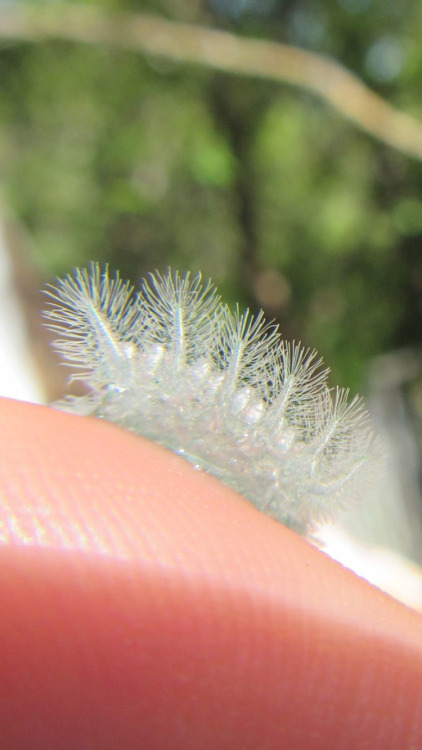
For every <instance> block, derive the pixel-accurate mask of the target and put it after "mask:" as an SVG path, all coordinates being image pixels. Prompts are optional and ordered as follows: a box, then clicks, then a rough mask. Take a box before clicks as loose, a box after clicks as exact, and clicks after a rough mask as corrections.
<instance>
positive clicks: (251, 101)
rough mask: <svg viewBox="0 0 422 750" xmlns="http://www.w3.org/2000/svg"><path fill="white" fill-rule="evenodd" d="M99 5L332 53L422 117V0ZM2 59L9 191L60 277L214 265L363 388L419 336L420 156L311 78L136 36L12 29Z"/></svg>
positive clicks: (239, 294)
mask: <svg viewBox="0 0 422 750" xmlns="http://www.w3.org/2000/svg"><path fill="white" fill-rule="evenodd" d="M96 4H97V5H100V6H103V7H104V8H105V9H107V8H117V9H120V10H132V11H148V12H155V13H157V14H161V15H163V16H165V17H167V18H170V19H174V20H183V21H194V22H199V23H205V24H208V25H213V26H216V27H219V28H225V29H228V30H230V31H232V32H235V33H238V34H247V35H251V36H258V37H261V38H268V39H276V40H280V41H283V42H288V43H291V44H295V45H299V46H301V47H304V48H308V49H312V50H314V51H317V52H321V53H324V54H328V55H332V56H334V57H335V58H336V59H337V60H338V61H340V62H342V63H343V64H344V65H346V66H347V67H349V68H350V69H351V70H353V71H354V72H355V73H357V74H358V75H359V76H360V77H361V78H362V80H364V81H365V82H367V83H368V84H369V85H370V86H371V87H372V88H373V89H375V90H376V91H378V92H379V93H380V94H381V95H382V96H384V97H385V98H386V99H387V100H388V101H390V102H391V103H394V104H395V105H396V106H398V107H401V108H403V109H406V110H407V111H408V112H409V113H412V114H413V115H414V116H416V117H418V116H419V117H421V118H422V104H421V101H420V80H421V76H422V46H421V45H420V44H419V39H420V34H421V32H422V6H421V5H420V3H418V1H417V0H405V2H404V3H401V4H398V3H395V2H393V1H392V0H328V1H327V2H324V3H322V2H312V3H310V2H309V1H308V0H303V1H301V0H295V1H294V2H293V1H292V0H208V1H206V0H203V1H202V2H201V0H196V2H192V3H187V4H186V3H182V2H181V0H149V2H142V1H141V0H138V2H136V1H135V0H133V1H132V2H130V0H127V1H126V2H124V0H121V1H119V0H114V2H108V3H106V2H97V3H96ZM0 71H1V79H0V81H1V83H0V166H1V173H2V182H3V187H4V189H5V191H6V194H7V195H8V198H9V200H10V202H11V203H12V205H13V206H14V207H15V208H16V210H17V212H18V214H19V216H20V217H21V219H22V221H23V222H24V223H25V225H26V226H27V227H28V228H29V230H30V232H31V233H32V236H33V238H34V246H35V248H36V260H37V262H38V264H39V266H40V268H41V269H42V273H43V274H44V275H45V276H46V278H47V277H49V276H51V275H54V274H62V273H64V272H66V271H68V270H70V269H71V268H72V267H73V266H74V265H81V264H82V265H84V264H86V263H87V262H88V261H89V260H91V259H95V260H104V261H107V262H109V263H110V264H111V266H113V267H116V268H120V270H121V272H122V274H123V275H124V276H129V277H130V278H132V279H133V281H135V282H136V281H137V279H138V277H139V276H140V275H143V274H144V273H145V272H147V271H148V270H152V269H155V268H158V269H161V270H162V269H164V268H165V267H166V266H167V265H169V264H170V265H173V266H175V267H179V268H180V269H187V268H191V269H192V270H197V269H201V270H202V271H203V273H204V275H205V276H208V275H211V276H212V277H213V279H214V280H215V281H216V283H217V284H218V286H219V288H220V290H221V291H222V292H223V293H224V294H225V295H226V296H228V298H229V299H232V300H235V299H238V298H239V299H240V300H241V301H242V302H244V303H247V304H250V305H253V306H258V305H261V304H264V306H265V307H267V310H268V312H269V314H270V315H272V314H276V315H277V317H278V318H279V320H280V322H281V326H282V330H283V332H284V333H285V334H286V335H287V336H289V337H296V338H300V339H302V341H304V342H305V343H306V344H307V345H309V346H312V347H316V348H317V349H318V350H319V351H320V353H321V354H323V355H324V358H325V360H326V362H327V363H328V364H330V366H331V368H332V370H333V376H334V378H335V381H336V382H339V383H340V384H342V385H346V386H351V387H353V388H358V389H359V388H362V386H363V378H364V375H365V369H366V365H367V362H368V360H369V359H370V358H371V357H373V356H374V355H376V354H377V353H379V352H381V351H385V350H387V349H390V348H394V347H397V346H402V345H406V344H419V343H420V340H421V330H422V328H421V323H422V259H421V238H422V194H421V187H422V163H419V162H417V161H415V160H411V159H410V158H408V157H406V156H404V155H402V154H400V153H398V152H395V151H394V150H393V149H391V148H389V147H388V146H386V145H383V144H381V143H378V142H376V141H375V140H373V139H372V138H370V137H369V136H368V135H366V134H364V133H363V132H361V131H359V130H358V129H357V128H356V127H355V126H354V125H352V124H351V123H349V122H347V121H344V120H343V119H342V118H341V117H340V116H339V115H338V114H336V113H335V112H333V111H331V110H330V109H328V108H327V107H326V106H325V105H324V104H322V103H321V102H319V101H317V100H316V99H315V98H314V97H312V96H311V95H309V94H307V93H304V92H302V91H298V90H295V89H292V88H290V87H287V86H283V85H280V84H276V83H271V82H266V81H263V80H257V79H253V78H249V77H240V76H239V77H237V76H235V75H224V74H222V73H216V72H215V71H209V70H206V69H203V68H201V69H200V68H197V67H195V66H191V67H190V66H187V65H186V66H185V65H181V64H178V63H171V62H168V61H162V60H158V59H156V58H153V57H151V56H144V55H142V54H138V53H135V52H129V51H125V50H122V49H117V48H109V47H101V46H96V45H92V46H89V45H83V44H77V43H71V42H59V41H52V40H45V41H42V42H33V43H28V42H22V43H10V42H8V43H4V44H3V46H2V47H0ZM246 267H248V268H249V269H253V273H252V274H251V273H249V274H248V273H246V272H245V268H246Z"/></svg>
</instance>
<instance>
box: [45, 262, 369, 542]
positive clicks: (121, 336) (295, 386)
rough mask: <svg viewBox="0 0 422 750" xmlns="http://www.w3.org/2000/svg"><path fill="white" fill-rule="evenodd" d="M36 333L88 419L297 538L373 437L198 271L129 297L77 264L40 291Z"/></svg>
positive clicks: (342, 496) (362, 419)
mask: <svg viewBox="0 0 422 750" xmlns="http://www.w3.org/2000/svg"><path fill="white" fill-rule="evenodd" d="M48 295H49V297H50V304H49V309H48V311H47V312H46V317H47V320H48V325H49V327H50V328H51V329H52V330H53V331H54V333H55V334H57V336H58V339H57V341H56V343H55V346H56V348H57V349H58V351H59V352H60V353H61V355H62V356H63V357H64V359H65V360H66V361H67V363H68V364H69V365H71V366H72V367H74V368H76V369H77V372H76V374H75V375H74V376H73V377H76V378H81V379H83V380H85V381H86V383H87V385H88V386H89V390H90V393H89V395H88V396H85V397H74V398H68V399H65V400H63V401H62V402H60V404H59V407H60V408H63V409H66V410H68V411H72V412H77V413H81V414H86V415H91V414H92V415H96V416H99V417H102V418H104V419H108V420H110V421H112V422H115V423H117V424H119V425H122V426H124V427H126V428H128V429H130V430H133V431H134V432H137V433H139V434H141V435H144V436H145V437H147V438H150V439H152V440H155V441H156V442H158V443H160V444H162V445H164V446H166V447H167V448H169V449H171V450H173V451H175V452H176V453H178V454H180V455H182V456H184V457H185V458H187V459H188V460H189V461H190V462H191V463H193V464H194V465H195V466H196V467H199V468H202V469H205V470H206V471H208V472H210V473H211V474H214V475H215V476H217V477H219V478H220V479H222V480H223V481H224V482H225V483H226V484H228V485H230V486H231V487H234V488H235V489H236V490H238V491H239V492H240V493H242V494H243V495H244V496H245V497H246V498H248V499H249V500H250V501H251V502H253V503H254V504H255V505H256V506H257V507H258V508H259V509H261V510H263V511H264V512H266V513H268V514H269V515H271V516H272V517H274V518H277V519H278V520H280V521H281V522H283V523H284V524H286V525H287V526H289V527H291V528H293V529H295V530H296V531H298V532H300V533H308V532H309V531H311V530H312V529H313V528H314V527H315V525H316V524H318V523H320V522H323V521H325V520H328V519H331V518H332V517H333V516H334V515H335V512H336V511H337V510H338V509H339V508H341V507H342V506H345V505H348V504H349V503H350V501H351V500H352V499H353V498H354V497H355V496H356V495H357V494H359V492H360V490H361V488H362V484H364V483H365V481H366V479H367V477H368V473H369V471H370V468H371V463H372V460H373V459H372V457H373V453H374V446H375V444H376V440H375V439H374V435H373V432H372V429H371V427H370V425H369V420H368V415H367V412H366V411H365V409H364V406H363V404H362V401H361V399H360V398H359V397H355V398H354V399H352V400H351V401H350V400H349V394H348V391H347V390H344V389H341V388H337V389H330V388H329V387H328V385H327V374H328V371H327V370H323V369H322V362H321V360H320V359H318V357H317V354H316V352H315V351H312V350H306V349H304V348H302V347H301V346H300V345H299V344H296V343H292V344H289V343H286V342H284V341H283V340H282V339H281V336H280V333H279V331H278V328H277V326H275V325H274V324H271V323H270V324H268V323H266V322H265V320H264V317H263V313H262V312H261V313H259V314H258V315H257V316H255V317H254V316H252V315H251V314H250V313H249V312H248V311H247V312H245V313H241V312H240V311H239V310H238V309H237V310H236V311H235V312H234V313H232V312H231V311H230V310H229V308H228V307H227V306H226V305H225V304H223V303H222V302H221V299H220V297H219V295H218V294H217V291H216V289H215V287H214V286H213V285H212V284H211V283H210V282H208V283H206V284H205V285H203V284H202V281H201V276H200V274H198V275H196V276H194V277H192V276H191V275H190V274H189V273H187V274H185V275H184V276H181V275H180V274H179V273H178V272H177V271H172V270H169V271H168V273H167V274H165V275H160V274H159V273H152V274H150V276H149V280H144V281H143V282H142V285H141V289H140V291H139V293H138V294H137V295H136V296H134V295H133V289H132V287H131V286H130V285H129V283H128V282H124V281H122V280H121V279H120V277H119V275H118V274H117V273H116V274H114V275H110V273H109V270H108V267H107V266H105V267H103V268H102V267H101V266H99V265H98V264H91V266H90V268H89V269H83V270H80V269H76V271H75V272H74V273H73V275H70V274H69V275H68V276H66V277H65V278H64V279H62V280H59V281H58V283H57V284H56V285H55V286H53V287H50V288H49V291H48Z"/></svg>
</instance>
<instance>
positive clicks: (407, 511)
mask: <svg viewBox="0 0 422 750" xmlns="http://www.w3.org/2000/svg"><path fill="white" fill-rule="evenodd" d="M7 236H8V232H7V231H6V226H5V221H4V219H2V216H1V214H0V396H5V397H9V398H15V399H19V400H23V401H29V402H34V403H41V404H43V403H46V401H47V398H46V389H47V387H46V386H45V387H44V386H43V383H42V382H41V377H40V375H39V374H38V368H37V365H36V363H35V360H34V358H33V357H32V355H31V352H33V351H34V342H33V341H32V340H31V339H32V337H31V335H30V332H29V325H28V310H26V309H24V305H23V302H22V299H21V298H20V294H19V291H18V288H17V284H16V283H15V282H16V273H15V264H14V263H13V262H12V255H11V249H10V248H8V247H7ZM21 261H22V259H21ZM31 314H33V313H31ZM36 323H37V325H36V326H35V330H36V329H37V328H38V329H41V321H36ZM52 362H53V360H52ZM51 366H52V367H53V368H54V367H55V365H54V364H52V365H51ZM387 371H388V372H390V373H391V372H392V367H391V366H389V367H388V368H387ZM390 386H391V383H390V381H388V383H387V384H386V383H382V387H383V388H384V389H385V388H386V389H387V390H386V394H384V395H385V397H384V396H383V397H382V398H381V402H380V400H379V398H378V396H379V395H380V394H379V393H378V395H376V398H375V399H374V404H375V409H374V415H375V422H376V423H377V426H378V427H380V428H381V431H383V432H384V433H385V437H386V442H387V443H389V451H390V455H391V456H392V458H391V459H390V460H389V461H388V467H389V469H388V471H389V475H388V476H387V477H386V478H385V479H386V481H385V483H384V489H383V490H382V491H381V493H380V496H379V497H377V498H375V499H372V500H371V501H370V502H366V501H365V499H362V502H361V503H357V505H356V507H355V508H354V509H353V511H352V512H351V513H350V514H345V516H344V518H343V520H340V522H339V523H338V524H336V525H335V526H326V527H324V528H323V529H321V530H319V531H318V533H317V535H316V536H317V541H316V543H317V546H319V547H320V548H322V549H323V550H324V552H325V553H327V554H328V555H330V556H331V557H333V558H334V559H336V560H338V561H339V562H340V563H342V564H343V565H344V566H345V567H347V568H350V569H351V570H353V571H354V572H355V573H357V574H358V575H359V576H361V577H363V578H365V579H366V580H368V581H370V582H371V583H373V584H374V585H376V586H378V587H379V588H381V589H383V590H384V591H386V592H387V593H389V594H390V595H392V596H394V597H395V598H397V599H399V600H400V601H402V602H404V603H405V604H407V605H408V606H410V607H413V608H415V609H417V610H419V611H421V612H422V571H421V569H420V568H419V567H418V565H417V563H416V562H411V560H412V559H413V560H415V561H416V560H418V562H419V563H420V561H421V559H422V544H420V542H421V540H422V531H421V517H422V513H421V511H420V510H419V508H420V507H421V501H420V488H418V486H417V481H416V480H417V477H416V475H417V473H418V465H417V458H416V452H415V450H414V449H413V448H412V445H413V444H412V436H411V435H410V434H409V431H408V430H407V429H406V425H405V420H404V419H400V415H401V414H402V411H403V405H402V404H401V403H400V399H399V397H397V394H396V401H395V402H394V399H393V396H392V393H391V392H390V391H391V387H390ZM375 390H377V389H375ZM377 399H378V400H377ZM397 399H398V400H397ZM371 401H372V399H371ZM380 403H381V406H380ZM394 404H395V406H396V412H394V413H389V410H390V412H391V409H393V407H394ZM385 408H387V412H385ZM380 409H381V412H382V411H383V409H384V413H381V414H380ZM412 451H413V452H412ZM400 453H403V454H404V455H403V456H400ZM0 460H1V456H0ZM409 462H410V463H409ZM399 467H401V468H400V469H399ZM403 471H404V473H405V475H404V479H403V476H401V474H402V473H403ZM418 501H419V505H418ZM416 520H418V522H417V523H416ZM418 545H419V547H418ZM415 550H416V551H417V553H419V555H420V559H418V554H413V552H414V551H415Z"/></svg>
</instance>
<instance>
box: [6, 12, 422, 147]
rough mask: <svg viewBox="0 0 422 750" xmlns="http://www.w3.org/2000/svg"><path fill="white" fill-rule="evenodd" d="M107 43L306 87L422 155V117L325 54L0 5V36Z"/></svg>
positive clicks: (162, 22)
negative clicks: (377, 91)
mask: <svg viewBox="0 0 422 750" xmlns="http://www.w3.org/2000/svg"><path fill="white" fill-rule="evenodd" d="M51 38H55V39H66V40H69V41H73V42H82V43H88V44H106V45H111V46H116V47H122V48H125V49H131V50H135V51H140V52H144V53H147V54H150V55H157V56H159V57H163V58H166V59H169V60H173V61H179V62H184V63H191V64H196V65H201V66H205V67H207V68H211V69H214V70H220V71H225V72H230V73H234V74H239V75H249V76H254V77H257V78H265V79H269V80H274V81H279V82H280V83H287V84H291V85H293V86H298V87H300V88H304V89H307V90H308V91H310V92H312V93H313V94H315V95H316V96H318V97H320V98H321V99H322V100H324V101H325V102H327V103H328V104H330V105H331V106H332V107H334V108H335V109H336V110H337V111H338V112H340V113H341V114H342V115H343V116H344V117H346V118H347V119H349V120H351V121H352V122H354V123H355V124H356V125H357V126H358V127H360V128H362V129H363V130H365V131H367V132H368V133H370V134H371V135H372V136H374V137H375V138H377V139H378V140H379V141H381V142H383V143H385V144H388V145H389V146H392V147H393V148H396V149H398V150H400V151H402V152H404V153H406V154H408V155H409V156H412V157H414V158H417V159H422V122H420V121H419V120H417V119H416V118H414V117H412V116H411V115H408V114H405V113H403V112H400V111H398V110H397V109H395V108H394V107H393V106H391V105H390V104H389V103H388V102H386V101H385V100H384V99H382V97H380V96H378V95H377V94H375V93H374V92H373V91H371V89H369V88H368V87H367V86H366V85H365V84H364V83H363V82H362V81H361V80H360V79H359V78H358V77H357V76H355V75H354V74H353V73H350V72H349V71H348V70H346V69H345V68H344V67H342V66H341V65H340V64H339V63H337V62H335V61H333V60H330V59H329V58H326V57H324V56H322V55H318V54H315V53H313V52H308V51H305V50H302V49H299V48H297V47H292V46H289V45H286V44H281V43H277V42H270V41H265V40H261V39H251V38H245V37H239V36H236V35H234V34H231V33H228V32H226V31H219V30H216V29H211V28H206V27H203V26H198V25H194V24H186V23H178V22H174V21H169V20H166V19H163V18H159V17H158V16H152V15H147V14H141V13H139V14H131V13H121V12H120V13H112V12H110V11H106V10H104V9H103V8H98V7H91V6H83V5H77V4H72V5H71V4H65V3H57V4H54V5H50V4H32V3H31V5H28V6H25V5H21V4H19V5H17V4H14V5H7V6H6V7H2V8H0V40H1V39H3V40H6V39H8V40H14V41H42V40H44V39H51Z"/></svg>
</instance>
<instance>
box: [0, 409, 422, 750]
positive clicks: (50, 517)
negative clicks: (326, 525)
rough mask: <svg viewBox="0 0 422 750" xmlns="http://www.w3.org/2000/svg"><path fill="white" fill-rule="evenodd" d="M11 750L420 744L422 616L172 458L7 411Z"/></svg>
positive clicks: (76, 425) (5, 716)
mask: <svg viewBox="0 0 422 750" xmlns="http://www.w3.org/2000/svg"><path fill="white" fill-rule="evenodd" d="M0 537H1V540H2V545H1V546H0V555H1V564H0V611H1V613H2V614H1V617H0V732H1V747H2V748H3V749H4V750H15V749H18V750H27V749H28V750H45V748H60V750H75V748H77V749H78V750H85V748H86V749H87V750H88V749H89V750H92V749H95V750H97V749H98V750H115V749H116V748H122V750H135V749H136V750H139V749H140V748H142V749H144V748H145V749H147V750H156V749H157V750H158V749H161V748H164V749H167V748H169V749H170V748H171V749H172V750H190V748H192V749H195V750H196V749H200V750H208V749H209V750H211V749H212V750H216V749H218V750H237V749H239V750H273V749H274V750H279V749H280V748H288V749H289V750H306V749H307V748H309V749H312V750H317V749H318V750H319V749H320V750H322V749H324V750H326V749H327V748H330V749H331V748H334V749H341V750H355V749H356V748H359V749H360V750H365V749H367V750H377V749H378V748H379V749H380V750H398V749H400V750H410V749H411V748H413V749H415V750H416V749H417V748H420V747H422V618H421V617H420V616H419V615H418V614H417V613H415V612H413V611H411V610H409V609H407V608H405V607H404V606H402V605H400V604H399V603H397V602H396V601H394V600H393V599H390V598H389V597H388V596H386V595H384V594H382V593H381V592H380V591H378V590H377V589H375V588H373V587H371V586H370V585H369V584H367V583H366V582H364V581H362V580H361V579H359V578H358V577H356V576H355V575H354V574H352V573H351V572H349V571H347V570H345V569H344V568H342V567H341V566H340V565H339V564H338V563H335V562H334V561H332V560H330V559H329V558H328V557H327V556H325V555H324V553H323V552H321V551H319V550H317V549H315V548H314V547H312V546H311V545H310V544H308V543H307V542H306V540H304V539H302V538H300V537H298V536H296V535H295V534H294V533H293V532H291V531H289V530H288V529H285V528H284V527H283V526H281V525H280V524H278V523H276V522H275V521H272V520H271V519H270V518H267V517H266V516H264V515H263V514H261V513H260V512H258V511H257V510H256V509H255V508H254V507H253V506H252V505H250V504H249V503H247V502H246V501H244V500H243V499H242V498H241V497H240V496H238V495H237V494H236V493H234V492H232V491H231V490H229V489H228V488H226V487H225V486H224V485H223V484H221V483H220V482H218V481H217V480H215V479H214V478H212V477H209V476H206V475H204V474H203V473H200V472H198V471H195V469H193V468H192V467H191V466H190V465H189V464H188V463H186V462H185V461H183V460H182V459H181V458H179V457H178V456H176V455H173V454H171V453H169V452H167V451H166V450H164V449H162V448H160V447H159V446H157V445H155V444H153V443H150V442H148V441H146V440H143V439H142V438H139V437H137V436H134V435H131V434H130V433H126V432H125V431H123V430H120V429H118V428H116V427H114V426H112V425H108V424H105V423H103V422H101V421H99V420H91V419H86V418H82V417H76V416H71V415H67V414H62V413H60V412H57V411H54V410H52V409H49V408H46V407H39V406H33V405H28V404H23V403H20V402H13V401H7V400H4V401H1V402H0Z"/></svg>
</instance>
